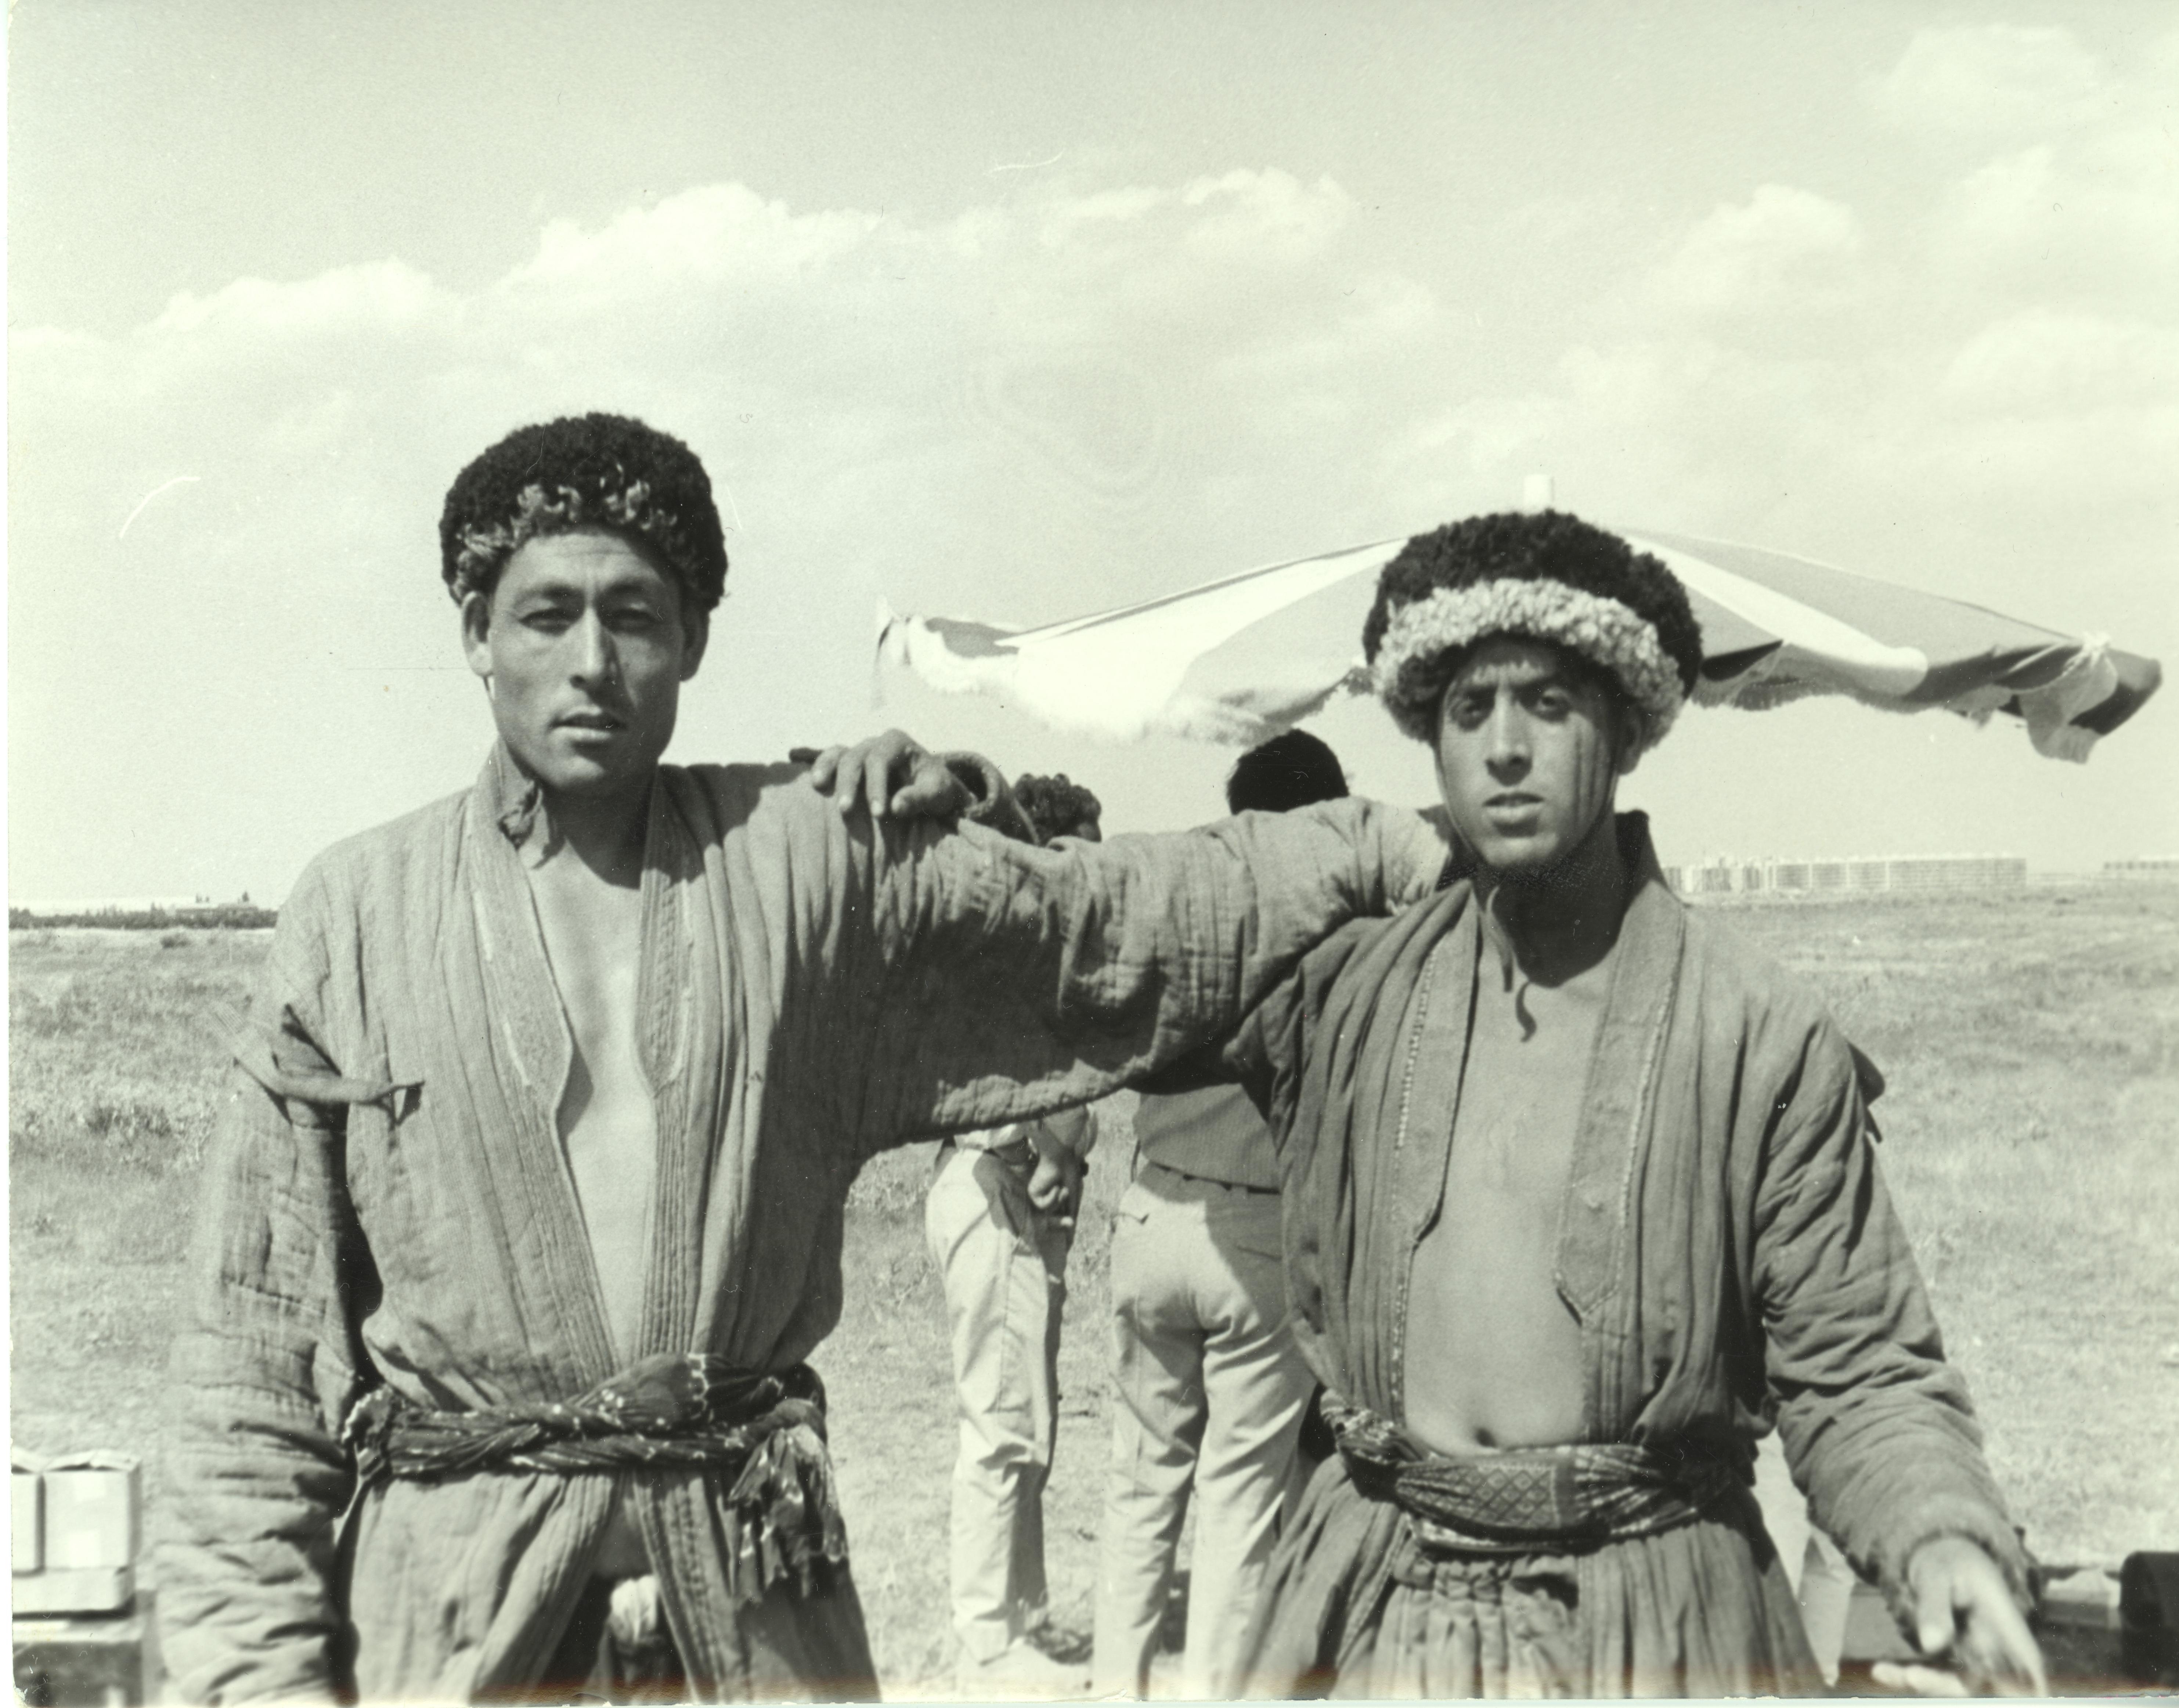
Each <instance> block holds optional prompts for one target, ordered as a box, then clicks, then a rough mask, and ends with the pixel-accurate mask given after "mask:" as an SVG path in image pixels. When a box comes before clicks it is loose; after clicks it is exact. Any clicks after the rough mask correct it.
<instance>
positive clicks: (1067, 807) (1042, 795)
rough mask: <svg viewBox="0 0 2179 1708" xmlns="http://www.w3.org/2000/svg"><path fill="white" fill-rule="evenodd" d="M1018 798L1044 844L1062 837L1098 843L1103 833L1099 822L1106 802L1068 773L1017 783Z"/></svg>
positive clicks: (1021, 780) (1040, 841) (1033, 778)
mask: <svg viewBox="0 0 2179 1708" xmlns="http://www.w3.org/2000/svg"><path fill="white" fill-rule="evenodd" d="M1014 799H1015V800H1016V802H1018V804H1019V805H1020V807H1021V810H1022V811H1023V812H1024V814H1025V815H1026V816H1027V817H1028V819H1029V826H1030V828H1032V829H1033V830H1035V832H1036V839H1037V841H1038V842H1039V843H1049V842H1051V841H1052V840H1053V839H1054V838H1058V837H1062V836H1072V837H1079V838H1082V839H1083V840H1084V842H1095V841H1097V840H1098V839H1099V838H1100V836H1101V835H1102V831H1101V829H1100V823H1099V821H1100V820H1101V819H1102V818H1103V816H1104V813H1105V807H1104V804H1103V803H1102V802H1101V801H1100V800H1099V799H1097V797H1096V796H1095V795H1094V794H1091V793H1090V791H1089V790H1088V789H1086V788H1083V786H1082V785H1081V784H1080V783H1070V782H1069V781H1068V777H1067V773H1066V772H1060V773H1059V774H1058V775H1057V776H1056V777H1022V778H1020V779H1018V781H1017V782H1016V783H1015V784H1014Z"/></svg>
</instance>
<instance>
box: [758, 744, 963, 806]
mask: <svg viewBox="0 0 2179 1708" xmlns="http://www.w3.org/2000/svg"><path fill="white" fill-rule="evenodd" d="M798 756H799V755H798ZM810 782H811V783H814V784H815V785H816V788H817V792H818V793H819V794H829V795H831V796H832V798H833V800H834V801H835V802H836V803H837V805H838V806H839V809H840V812H841V816H843V817H845V816H848V815H850V814H852V813H853V811H854V810H855V809H856V808H857V807H858V806H864V807H867V808H868V809H869V811H870V816H871V817H872V818H886V817H893V818H951V817H952V816H953V815H954V814H956V813H958V812H959V811H961V810H963V808H964V807H966V806H968V805H969V804H970V797H969V790H968V788H967V786H966V785H965V784H964V783H962V781H961V779H960V778H959V777H956V776H954V775H953V773H952V771H950V770H948V769H947V766H946V762H945V761H943V760H941V759H940V758H939V757H938V756H937V755H936V754H933V753H930V752H928V751H926V750H925V748H924V746H923V744H921V743H920V742H919V741H917V740H916V739H915V738H914V736H912V735H908V734H906V733H903V732H902V731H900V730H897V729H888V730H887V731H886V733H884V734H883V735H874V736H871V737H870V738H869V739H866V740H863V741H859V742H857V743H856V744H854V745H853V747H828V748H826V750H824V751H823V752H822V753H821V754H819V755H817V756H816V758H815V761H813V762H812V764H811V765H810Z"/></svg>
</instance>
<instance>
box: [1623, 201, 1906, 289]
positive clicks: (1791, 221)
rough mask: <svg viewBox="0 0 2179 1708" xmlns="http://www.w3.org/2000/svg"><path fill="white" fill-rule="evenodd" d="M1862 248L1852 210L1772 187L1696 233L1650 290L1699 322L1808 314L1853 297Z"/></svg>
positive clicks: (1723, 211) (1714, 216)
mask: <svg viewBox="0 0 2179 1708" xmlns="http://www.w3.org/2000/svg"><path fill="white" fill-rule="evenodd" d="M1862 246H1863V245H1862V232H1861V225H1860V222H1859V221H1858V219H1856V218H1855V217H1854V213H1853V210H1852V209H1851V208H1849V207H1847V206H1842V205H1841V204H1840V203H1838V202H1836V201H1832V200H1829V199H1827V198H1825V197H1824V196H1820V195H1814V194H1813V193H1812V192H1810V191H1809V190H1805V189H1794V188H1792V187H1791V186H1789V185H1786V184H1764V185H1763V186H1762V187H1761V188H1759V189H1757V190H1756V192H1755V193H1754V195H1752V196H1751V197H1749V198H1748V200H1747V201H1745V202H1743V203H1740V204H1738V205H1731V206H1722V207H1720V208H1718V209H1716V210H1715V211H1714V212H1712V213H1711V214H1710V217H1708V218H1706V219H1704V221H1702V222H1701V223H1699V225H1697V226H1696V227H1695V228H1694V229H1693V230H1692V231H1691V232H1689V233H1688V235H1687V237H1686V239H1685V240H1684V241H1682V244H1680V246H1679V248H1678V250H1677V251H1676V252H1675V253H1674V254H1673V255H1671V258H1670V259H1669V260H1667V261H1666V262H1665V263H1664V264H1663V265H1662V266H1660V267H1659V268H1658V269H1657V270H1656V272H1655V273H1654V274H1653V275H1652V277H1651V280H1650V288H1651V290H1652V292H1653V293H1654V295H1655V299H1656V300H1657V301H1658V302H1659V303H1660V304H1662V305H1665V306H1666V307H1668V308H1672V309H1679V310H1688V311H1691V312H1693V313H1696V314H1727V315H1751V314H1780V313H1805V312H1808V311H1809V310H1815V309H1824V308H1830V307H1833V306H1836V305H1839V304H1840V303H1841V302H1843V301H1845V300H1847V299H1849V298H1850V297H1851V296H1852V294H1853V293H1854V289H1855V287H1856V285H1857V283H1858V275H1857V273H1856V272H1855V270H1854V263H1855V262H1856V261H1857V260H1858V257H1859V255H1860V254H1861V251H1862Z"/></svg>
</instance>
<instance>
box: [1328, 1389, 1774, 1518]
mask: <svg viewBox="0 0 2179 1708" xmlns="http://www.w3.org/2000/svg"><path fill="white" fill-rule="evenodd" d="M1323 1409H1324V1417H1325V1421H1326V1423H1328V1424H1330V1425H1331V1430H1332V1433H1333V1436H1335V1437H1336V1440H1337V1442H1338V1444H1339V1452H1340V1455H1341V1457H1342V1458H1343V1459H1344V1460H1345V1461H1346V1464H1347V1475H1348V1478H1349V1479H1350V1480H1352V1481H1353V1485H1354V1486H1355V1488H1356V1490H1357V1491H1359V1492H1360V1493H1362V1494H1363V1495H1364V1496H1366V1497H1369V1498H1370V1499H1372V1500H1379V1501H1387V1502H1391V1503H1392V1504H1394V1505H1396V1506H1397V1507H1398V1508H1400V1510H1401V1511H1402V1512H1403V1513H1406V1514H1407V1515H1408V1519H1410V1520H1411V1521H1412V1523H1413V1529H1414V1534H1415V1537H1416V1540H1418V1541H1419V1542H1421V1543H1422V1544H1423V1545H1424V1546H1426V1547H1430V1548H1433V1549H1442V1550H1445V1551H1451V1552H1462V1553H1474V1554H1533V1553H1551V1552H1559V1551H1578V1550H1581V1549H1583V1548H1588V1547H1594V1546H1598V1545H1600V1544H1602V1543H1605V1542H1613V1541H1622V1540H1627V1539H1628V1538H1631V1537H1634V1536H1648V1535H1657V1534H1659V1533H1660V1532H1661V1531H1664V1530H1673V1529H1676V1528H1677V1526H1679V1525H1681V1524H1687V1523H1688V1522H1689V1521H1690V1520H1692V1519H1696V1518H1699V1516H1700V1515H1701V1514H1702V1513H1703V1512H1704V1509H1705V1508H1708V1507H1709V1506H1710V1503H1711V1502H1714V1501H1715V1500H1716V1499H1717V1497H1719V1496H1720V1495H1721V1494H1723V1493H1724V1492H1725V1491H1726V1490H1727V1489H1728V1488H1731V1487H1732V1486H1735V1485H1737V1484H1738V1483H1741V1482H1744V1481H1745V1480H1746V1472H1745V1467H1744V1466H1743V1464H1740V1463H1739V1462H1738V1461H1737V1460H1735V1459H1733V1458H1730V1457H1728V1456H1726V1455H1725V1454H1722V1453H1718V1452H1716V1451H1715V1450H1714V1449H1710V1448H1708V1447H1699V1446H1697V1445H1694V1444H1693V1443H1688V1442H1675V1443H1668V1444H1666V1445H1662V1446H1649V1445H1646V1444H1643V1443H1638V1442H1596V1443H1586V1442H1584V1443H1578V1444H1576V1445H1573V1446H1570V1447H1530V1448H1516V1449H1512V1450H1511V1451H1507V1452H1504V1453H1471V1454H1463V1455H1459V1456H1454V1457H1438V1456H1434V1455H1425V1454H1424V1453H1422V1452H1421V1451H1420V1450H1419V1449H1418V1448H1417V1447H1415V1445H1414V1443H1413V1442H1410V1441H1409V1440H1408V1438H1407V1436H1405V1435H1404V1434H1403V1433H1402V1431H1401V1430H1400V1428H1399V1426H1398V1425H1396V1424H1394V1423H1393V1422H1392V1421H1391V1420H1390V1419H1389V1418H1386V1417H1383V1416H1381V1415H1380V1414H1377V1413H1375V1412H1373V1411H1369V1410H1368V1409H1365V1408H1364V1407H1360V1406H1354V1405H1349V1404H1347V1403H1346V1402H1345V1401H1343V1400H1342V1399H1340V1398H1338V1397H1337V1396H1336V1395H1334V1394H1331V1393H1328V1392H1327V1393H1326V1395H1325V1397H1324V1402H1323Z"/></svg>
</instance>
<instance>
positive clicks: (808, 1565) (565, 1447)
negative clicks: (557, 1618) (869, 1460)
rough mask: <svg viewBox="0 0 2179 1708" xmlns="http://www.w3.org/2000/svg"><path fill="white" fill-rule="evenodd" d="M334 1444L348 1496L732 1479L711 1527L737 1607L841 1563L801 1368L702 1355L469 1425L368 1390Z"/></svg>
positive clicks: (843, 1535) (487, 1414)
mask: <svg viewBox="0 0 2179 1708" xmlns="http://www.w3.org/2000/svg"><path fill="white" fill-rule="evenodd" d="M341 1440H342V1442H343V1444H344V1445H345V1446H346V1447H348V1449H349V1452H350V1453H353V1454H354V1458H355V1468H356V1479H357V1486H358V1488H359V1489H365V1488H368V1487H370V1486H371V1485H373V1484H375V1483H377V1482H379V1481H381V1480H386V1479H395V1480H401V1481H404V1482H438V1481H442V1480H446V1479H448V1478H453V1477H464V1476H472V1475H478V1474H480V1473H491V1472H496V1471H532V1472H535V1471H543V1472H546V1473H551V1474H554V1475H563V1476H568V1475H583V1474H585V1473H592V1472H600V1471H605V1472H612V1471H626V1470H644V1469H652V1470H683V1469H701V1470H709V1471H715V1472H716V1473H717V1474H718V1475H719V1477H720V1480H724V1479H725V1478H726V1476H727V1475H728V1474H729V1473H731V1474H733V1485H732V1486H731V1487H730V1488H729V1489H728V1491H727V1497H726V1508H727V1509H726V1510H724V1511H722V1512H719V1513H717V1516H718V1517H719V1519H721V1520H722V1523H723V1524H724V1527H725V1529H726V1531H727V1550H726V1555H727V1558H726V1566H727V1582H728V1584H729V1586H730V1587H731V1589H732V1590H733V1594H734V1597H735V1599H736V1600H738V1601H756V1600H759V1599H760V1598H761V1597H762V1596H763V1595H764V1594H765V1592H766V1590H769V1589H770V1588H771V1585H772V1584H775V1583H777V1582H780V1581H782V1580H790V1581H792V1582H793V1583H794V1584H797V1585H798V1586H799V1588H800V1590H802V1592H803V1593H804V1595H807V1594H809V1593H810V1590H812V1589H813V1588H814V1587H815V1586H817V1585H818V1584H820V1583H821V1580H822V1579H823V1576H824V1573H823V1572H822V1570H821V1568H823V1567H825V1566H826V1565H828V1564H831V1565H837V1564H838V1563H839V1562H842V1561H843V1560H845V1559H846V1558H847V1557H848V1535H847V1528H846V1526H845V1525H844V1524H843V1523H842V1521H841V1518H840V1508H839V1501H838V1497H837V1492H836V1491H835V1489H834V1486H833V1482H832V1459H831V1457H830V1456H829V1455H828V1454H827V1453H826V1447H825V1387H824V1384H823V1383H822V1382H821V1381H819V1380H818V1379H817V1373H816V1371H815V1370H811V1369H810V1367H809V1365H795V1366H794V1367H793V1369H792V1370H782V1371H779V1372H777V1373H774V1374H766V1373H763V1372H760V1371H755V1370H742V1369H738V1368H737V1367H736V1366H734V1365H730V1364H728V1363H727V1361H726V1360H725V1359H721V1358H716V1357H713V1356H711V1355H710V1354H704V1353H683V1354H660V1355H658V1356H656V1357H652V1358H646V1359H641V1360H639V1362H637V1363H635V1364H634V1365H630V1366H629V1367H628V1369H627V1370H623V1371H621V1372H620V1374H619V1375H617V1376H612V1377H609V1378H608V1379H607V1380H606V1381H601V1382H600V1383H599V1384H598V1385H597V1386H596V1387H594V1388H592V1389H590V1391H589V1392H587V1393H583V1394H579V1395H577V1396H576V1397H575V1398H574V1399H571V1400H565V1401H558V1402H555V1403H552V1404H549V1405H507V1406H480V1407H479V1408H478V1409H475V1410H474V1411H435V1410H432V1409H430V1408H428V1407H425V1406H420V1405H417V1404H415V1403H414V1402H412V1401H411V1400H409V1398H406V1397H405V1396H404V1395H403V1394H401V1393H398V1392H396V1391H395V1390H394V1389H392V1388H390V1387H379V1388H375V1389H373V1390H372V1391H371V1392H370V1393H369V1394H368V1395H366V1396H365V1398H363V1399H362V1400H361V1401H360V1403H358V1404H357V1405H356V1406H355V1407H354V1409H353V1410H351V1411H350V1412H349V1415H348V1420H347V1422H346V1423H345V1424H344V1425H343V1426H342V1430H341Z"/></svg>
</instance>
